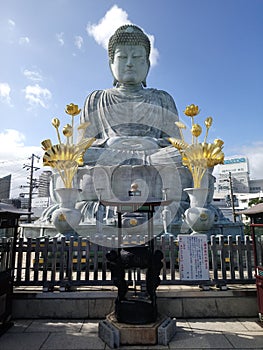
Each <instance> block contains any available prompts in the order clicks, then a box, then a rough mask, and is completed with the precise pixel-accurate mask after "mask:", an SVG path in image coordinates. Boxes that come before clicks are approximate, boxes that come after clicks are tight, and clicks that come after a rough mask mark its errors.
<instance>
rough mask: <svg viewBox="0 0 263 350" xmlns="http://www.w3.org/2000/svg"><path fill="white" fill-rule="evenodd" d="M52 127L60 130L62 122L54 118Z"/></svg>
mask: <svg viewBox="0 0 263 350" xmlns="http://www.w3.org/2000/svg"><path fill="white" fill-rule="evenodd" d="M52 125H53V126H54V128H59V126H60V120H59V119H58V118H53V119H52Z"/></svg>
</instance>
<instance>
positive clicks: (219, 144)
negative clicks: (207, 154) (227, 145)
mask: <svg viewBox="0 0 263 350" xmlns="http://www.w3.org/2000/svg"><path fill="white" fill-rule="evenodd" d="M214 144H215V145H217V146H218V147H221V146H223V144H224V141H222V140H220V139H215V140H214Z"/></svg>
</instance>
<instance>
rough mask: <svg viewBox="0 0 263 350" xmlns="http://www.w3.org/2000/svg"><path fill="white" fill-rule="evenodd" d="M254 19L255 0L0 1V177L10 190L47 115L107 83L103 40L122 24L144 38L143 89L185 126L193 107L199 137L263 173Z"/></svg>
mask: <svg viewBox="0 0 263 350" xmlns="http://www.w3.org/2000/svg"><path fill="white" fill-rule="evenodd" d="M262 18H263V0H164V1H153V0H140V1H137V0H133V1H132V0H130V1H129V0H126V1H125V0H122V1H111V0H97V1H94V0H45V1H44V0H24V1H21V0H0V45H1V64H0V113H1V126H0V176H5V175H8V174H9V173H12V177H13V185H12V186H13V193H17V191H18V192H19V190H18V188H19V185H25V184H26V181H27V179H26V177H27V176H28V173H27V172H26V170H25V169H23V164H25V163H29V160H28V158H29V157H30V156H31V154H32V153H34V154H37V155H40V156H41V155H42V151H41V148H40V143H41V141H42V140H44V139H46V138H51V139H52V140H55V138H56V135H55V131H54V128H53V127H52V126H51V119H52V118H53V117H58V118H60V119H61V121H62V124H63V123H64V124H65V123H67V122H68V121H69V120H68V117H67V115H66V114H65V113H64V108H65V106H66V104H69V103H71V102H74V103H75V104H78V105H79V107H80V108H82V107H83V104H84V100H85V98H86V96H87V95H88V94H89V93H90V92H92V91H93V90H95V89H104V88H109V87H111V86H112V81H113V79H112V76H111V73H110V70H109V66H108V58H107V51H106V50H105V43H106V42H107V37H108V36H109V35H110V34H112V33H113V32H114V30H115V29H116V28H117V27H118V26H119V25H122V24H124V23H128V22H130V23H134V24H136V25H138V26H140V27H142V28H143V29H144V30H145V32H146V33H147V34H149V35H150V36H151V39H152V40H153V41H152V43H153V48H154V50H153V57H152V67H151V70H150V73H149V76H148V78H147V85H148V87H155V88H158V89H162V90H165V91H167V92H169V93H170V94H171V95H172V96H173V98H174V100H175V102H176V105H177V108H178V111H179V116H180V119H181V120H182V121H183V122H185V123H186V124H189V120H187V118H186V117H185V116H184V115H183V110H184V108H185V106H186V105H189V104H191V103H195V104H197V105H199V107H200V109H201V113H200V116H198V118H199V119H198V120H197V121H198V122H200V123H201V124H202V122H203V120H204V119H205V118H206V117H207V116H212V117H213V119H214V124H213V127H212V128H211V130H210V134H209V139H210V140H211V141H213V140H214V139H215V138H221V139H223V140H224V141H225V147H224V152H225V155H226V156H232V155H246V156H248V158H249V162H250V173H251V177H252V178H263V139H262V126H263V122H262V119H263V112H262V111H263V109H262V95H263V86H262V82H263V64H262V56H263V42H262V38H263V20H262ZM36 165H37V166H39V167H42V162H41V160H40V162H39V163H38V164H36ZM42 170H43V169H42Z"/></svg>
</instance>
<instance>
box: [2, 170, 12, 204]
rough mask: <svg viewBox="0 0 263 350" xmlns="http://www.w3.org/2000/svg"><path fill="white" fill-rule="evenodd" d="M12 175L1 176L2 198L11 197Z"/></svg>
mask: <svg viewBox="0 0 263 350" xmlns="http://www.w3.org/2000/svg"><path fill="white" fill-rule="evenodd" d="M10 188H11V175H7V176H5V177H2V178H0V200H2V199H9V198H10Z"/></svg>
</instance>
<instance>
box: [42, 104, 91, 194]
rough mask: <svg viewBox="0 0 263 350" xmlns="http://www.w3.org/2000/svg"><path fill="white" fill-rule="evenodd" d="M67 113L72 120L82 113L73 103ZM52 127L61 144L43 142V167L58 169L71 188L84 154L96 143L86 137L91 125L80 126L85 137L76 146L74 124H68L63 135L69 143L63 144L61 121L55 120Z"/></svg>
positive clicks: (65, 182)
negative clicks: (85, 134)
mask: <svg viewBox="0 0 263 350" xmlns="http://www.w3.org/2000/svg"><path fill="white" fill-rule="evenodd" d="M65 111H66V113H68V114H70V115H71V116H72V120H73V117H74V116H75V115H77V114H79V112H80V110H79V109H78V105H74V104H73V103H71V104H70V105H67V108H66V110H65ZM52 125H53V126H54V127H55V129H56V132H57V137H58V141H59V144H56V145H52V142H51V141H50V140H49V139H47V140H44V141H43V142H42V146H43V148H44V150H45V151H46V152H45V153H44V156H43V165H44V166H50V167H52V168H54V169H56V170H57V171H58V173H59V175H60V176H61V179H62V181H63V183H64V185H65V187H66V188H71V187H72V182H73V177H74V175H75V174H76V172H77V170H78V166H81V165H83V156H84V153H85V151H86V150H87V149H88V148H89V147H90V146H91V145H92V143H93V142H94V141H95V138H93V137H92V138H85V137H84V133H85V130H86V128H87V126H88V125H89V123H83V124H81V125H80V126H79V128H80V129H83V135H82V137H81V139H80V140H79V141H78V142H77V143H76V144H74V143H73V133H74V129H73V122H72V125H70V124H66V125H65V126H64V128H63V135H64V136H65V137H66V140H67V142H66V143H62V142H61V138H60V134H59V126H60V121H59V119H58V118H53V119H52Z"/></svg>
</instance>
